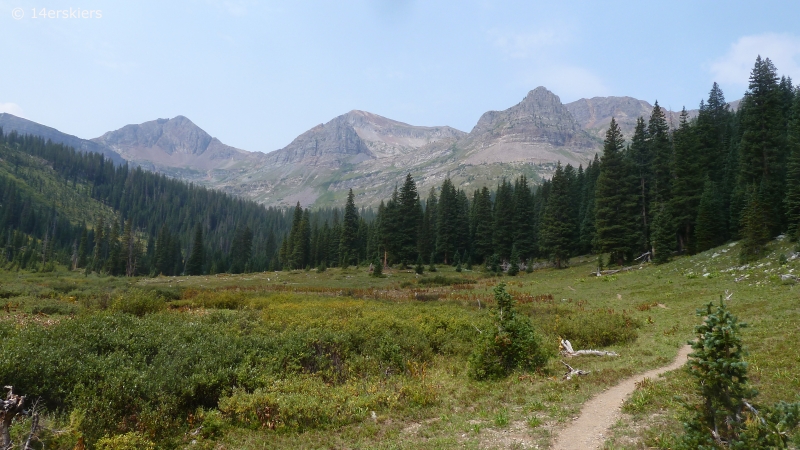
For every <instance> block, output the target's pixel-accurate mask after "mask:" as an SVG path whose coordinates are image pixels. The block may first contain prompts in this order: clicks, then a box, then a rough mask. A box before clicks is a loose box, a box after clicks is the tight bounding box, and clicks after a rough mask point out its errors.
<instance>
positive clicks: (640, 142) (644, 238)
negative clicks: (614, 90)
mask: <svg viewBox="0 0 800 450" xmlns="http://www.w3.org/2000/svg"><path fill="white" fill-rule="evenodd" d="M651 150H652V146H650V145H649V144H648V142H647V128H646V126H645V123H644V118H642V117H639V118H638V119H636V128H635V129H634V131H633V137H632V138H631V146H630V147H629V149H628V154H629V155H630V158H631V160H632V164H633V166H634V167H635V169H636V176H637V181H638V183H637V184H638V186H639V188H638V190H637V205H638V209H639V232H638V233H637V234H638V235H639V242H638V246H639V248H642V249H647V248H650V225H651V224H650V222H651V221H652V217H650V195H651V192H650V190H651V187H652V185H653V154H652V151H651Z"/></svg>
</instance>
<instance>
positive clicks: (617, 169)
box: [594, 118, 638, 265]
mask: <svg viewBox="0 0 800 450" xmlns="http://www.w3.org/2000/svg"><path fill="white" fill-rule="evenodd" d="M622 146H623V138H622V132H621V131H620V129H619V126H618V125H617V123H616V121H615V120H614V119H613V118H612V119H611V124H610V125H609V127H608V131H607V132H606V139H605V141H604V144H603V156H602V159H601V160H600V175H599V176H598V178H597V187H596V191H595V227H596V238H595V242H594V247H595V251H596V252H597V253H609V254H610V259H611V260H612V261H614V262H616V263H617V264H620V265H622V264H623V263H624V261H625V259H626V258H629V257H630V256H631V254H632V252H633V250H634V248H635V246H636V234H635V233H636V229H637V228H638V214H637V206H636V205H637V204H636V199H637V187H638V186H637V185H635V184H634V185H630V183H629V181H630V177H629V176H628V175H629V174H630V172H629V165H628V164H626V161H625V158H624V157H623V154H622Z"/></svg>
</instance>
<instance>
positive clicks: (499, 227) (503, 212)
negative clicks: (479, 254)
mask: <svg viewBox="0 0 800 450" xmlns="http://www.w3.org/2000/svg"><path fill="white" fill-rule="evenodd" d="M513 217H514V192H513V188H512V186H511V183H509V182H508V181H506V180H505V179H503V181H502V182H501V183H500V185H498V186H497V192H496V194H495V200H494V233H493V239H494V252H495V253H497V255H498V256H499V257H500V260H501V261H502V260H508V258H509V257H510V256H511V246H512V245H513V244H514V225H513V224H512V218H513Z"/></svg>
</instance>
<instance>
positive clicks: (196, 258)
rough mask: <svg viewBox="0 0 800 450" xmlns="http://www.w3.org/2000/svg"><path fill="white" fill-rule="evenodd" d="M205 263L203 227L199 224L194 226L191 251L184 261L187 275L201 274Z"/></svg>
mask: <svg viewBox="0 0 800 450" xmlns="http://www.w3.org/2000/svg"><path fill="white" fill-rule="evenodd" d="M203 264H205V250H204V249H203V228H202V226H200V225H199V224H198V225H197V226H196V227H195V231H194V240H193V241H192V252H191V254H190V256H189V260H188V261H187V262H186V274H187V275H202V274H203Z"/></svg>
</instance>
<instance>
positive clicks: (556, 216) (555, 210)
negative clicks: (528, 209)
mask: <svg viewBox="0 0 800 450" xmlns="http://www.w3.org/2000/svg"><path fill="white" fill-rule="evenodd" d="M614 125H616V124H614ZM573 209H574V204H573V203H572V199H571V196H570V185H569V179H568V177H567V175H566V173H565V172H564V169H563V168H562V167H561V163H559V164H558V165H557V166H556V171H555V174H554V175H553V179H552V180H551V190H550V196H549V198H548V199H547V206H546V207H545V213H544V217H543V219H542V230H541V231H542V241H543V247H544V249H545V252H546V253H547V254H548V256H549V257H550V260H551V261H553V263H554V264H555V265H556V268H559V269H560V268H562V267H564V266H566V265H567V264H568V263H569V257H570V248H571V247H572V242H573V240H574V233H575V227H574V224H573Z"/></svg>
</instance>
